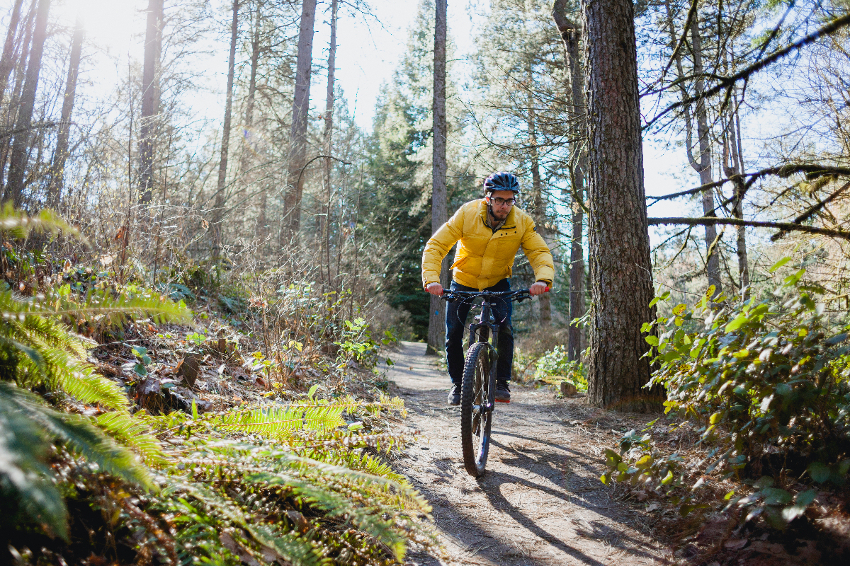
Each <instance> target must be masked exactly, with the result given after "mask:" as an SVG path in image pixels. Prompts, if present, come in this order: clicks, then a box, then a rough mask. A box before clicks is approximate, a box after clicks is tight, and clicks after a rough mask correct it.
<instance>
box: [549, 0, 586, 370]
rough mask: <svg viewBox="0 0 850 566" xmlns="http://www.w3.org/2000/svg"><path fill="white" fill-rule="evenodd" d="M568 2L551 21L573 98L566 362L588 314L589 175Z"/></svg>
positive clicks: (580, 69)
mask: <svg viewBox="0 0 850 566" xmlns="http://www.w3.org/2000/svg"><path fill="white" fill-rule="evenodd" d="M566 5H567V0H556V1H555V4H554V6H553V8H552V17H553V18H554V19H555V24H556V25H557V26H558V31H559V32H560V33H561V39H563V40H564V46H565V47H566V51H567V64H568V66H569V69H570V94H571V102H572V117H571V118H572V119H571V124H570V131H571V134H572V138H573V151H572V154H573V163H572V166H571V168H570V184H571V185H572V189H573V194H572V241H571V243H570V327H569V331H568V334H567V342H568V344H567V359H568V360H569V361H571V362H572V361H578V360H579V358H580V357H581V351H582V350H583V346H582V328H581V326H579V325H577V324H572V321H573V320H576V319H579V318H581V317H583V316H584V313H585V301H584V278H585V273H584V247H583V246H582V237H583V233H584V206H585V205H584V182H585V172H586V171H587V151H586V147H587V146H586V141H587V139H586V135H587V113H586V110H587V107H586V105H587V102H586V100H585V97H584V86H585V85H584V64H583V62H582V60H581V55H580V53H579V45H580V42H581V32H580V31H579V29H578V26H576V24H575V23H573V22H572V21H570V20H569V19H568V18H567V16H566Z"/></svg>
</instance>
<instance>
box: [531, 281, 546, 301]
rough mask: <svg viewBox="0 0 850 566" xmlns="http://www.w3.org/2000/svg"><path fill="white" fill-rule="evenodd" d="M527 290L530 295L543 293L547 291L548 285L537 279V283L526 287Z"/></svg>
mask: <svg viewBox="0 0 850 566" xmlns="http://www.w3.org/2000/svg"><path fill="white" fill-rule="evenodd" d="M528 292H529V293H531V296H532V297H535V296H537V295H542V294H543V293H548V292H549V285H547V284H546V283H544V282H542V281H538V282H537V283H535V284H534V285H532V286H531V287H529V288H528Z"/></svg>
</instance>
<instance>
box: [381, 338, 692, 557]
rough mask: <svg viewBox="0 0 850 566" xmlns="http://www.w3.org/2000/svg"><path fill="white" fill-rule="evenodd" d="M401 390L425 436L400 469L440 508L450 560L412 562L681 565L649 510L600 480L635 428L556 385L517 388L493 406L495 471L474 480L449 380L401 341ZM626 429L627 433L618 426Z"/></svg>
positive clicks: (394, 378) (397, 373)
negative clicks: (606, 452) (606, 454)
mask: <svg viewBox="0 0 850 566" xmlns="http://www.w3.org/2000/svg"><path fill="white" fill-rule="evenodd" d="M390 357H391V358H392V359H393V361H394V362H395V365H394V366H392V367H391V368H389V376H388V378H389V380H390V381H391V382H394V383H395V386H394V391H393V393H394V394H396V395H398V396H401V397H402V398H403V399H404V400H405V403H406V405H407V408H408V411H409V413H410V415H409V418H408V419H407V420H406V421H405V424H406V425H407V426H410V427H412V428H415V429H417V430H419V431H420V432H421V435H420V436H419V437H418V438H419V439H418V442H416V443H415V444H413V445H411V447H410V448H409V449H408V450H407V452H406V455H405V456H404V457H403V458H401V459H400V460H399V461H398V462H397V463H396V467H397V468H398V469H399V470H400V471H401V472H402V473H404V474H406V475H407V476H408V477H409V478H410V479H411V481H412V483H413V485H414V486H415V487H416V488H417V489H418V490H419V491H420V492H421V493H422V494H423V495H424V496H425V497H426V498H427V499H428V501H430V503H431V505H432V506H433V518H434V523H435V525H436V527H437V529H438V532H439V536H440V540H441V542H442V543H443V544H444V546H445V548H446V554H445V555H443V556H430V555H425V554H421V553H420V554H416V553H411V554H410V555H409V557H408V562H407V564H409V565H411V566H412V565H423V566H425V565H428V566H432V565H438V564H443V565H457V564H483V565H500V566H501V565H511V566H519V565H522V566H537V565H539V566H543V565H556V564H557V565H566V564H570V565H572V564H585V565H594V566H599V565H608V564H618V565H622V566H627V565H629V566H630V565H649V564H677V563H678V561H677V560H676V559H674V558H673V555H672V553H671V551H670V550H669V549H667V548H666V547H664V546H663V545H662V544H660V543H658V542H657V541H655V540H654V539H653V537H652V533H651V529H650V528H649V527H648V526H647V525H646V522H645V521H646V515H645V514H644V513H642V512H640V511H637V510H635V509H633V508H632V507H629V506H628V505H626V504H623V503H621V502H619V501H617V500H616V499H614V498H612V496H613V491H612V489H610V488H608V487H606V486H604V485H603V484H602V483H601V482H600V481H599V479H598V478H599V476H600V475H601V474H602V472H603V471H604V470H603V462H602V453H603V452H602V451H603V449H604V447H605V446H614V445H615V444H616V440H617V439H618V438H619V435H620V434H621V433H622V432H623V431H624V430H626V429H625V427H630V426H631V425H632V424H633V423H631V422H629V421H628V418H627V417H623V416H619V415H616V414H612V413H607V412H603V411H599V410H596V409H591V408H589V407H587V406H585V405H583V404H582V403H581V400H580V399H577V400H569V401H564V400H556V399H555V398H554V394H553V392H552V390H551V389H532V388H527V387H521V386H516V385H512V386H511V393H512V398H513V402H512V403H510V404H509V405H503V404H500V405H498V406H497V409H496V413H495V419H494V423H493V440H492V441H491V445H490V446H491V448H490V456H489V460H488V462H487V473H486V474H485V475H484V476H483V477H482V478H480V479H478V480H476V479H475V478H472V477H471V476H469V475H467V473H466V471H465V470H464V468H463V462H462V457H461V454H460V422H459V421H460V408H459V407H449V406H447V405H446V392H447V389H448V387H447V384H448V378H447V377H446V375H445V373H444V372H442V371H440V369H439V368H438V367H437V366H436V363H435V362H436V360H435V358H433V357H426V356H425V345H424V344H421V343H415V342H404V343H402V345H401V348H400V349H399V351H397V352H393V353H392V354H391V356H390ZM612 429H619V430H612Z"/></svg>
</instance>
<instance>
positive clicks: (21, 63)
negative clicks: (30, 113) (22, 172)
mask: <svg viewBox="0 0 850 566" xmlns="http://www.w3.org/2000/svg"><path fill="white" fill-rule="evenodd" d="M34 8H35V6H32V5H31V6H30V9H29V10H28V13H27V17H26V20H25V21H24V23H23V26H22V31H23V34H24V35H23V38H22V39H21V41H20V43H19V44H18V46H14V47H13V49H12V57H11V60H9V61H6V60H5V55H4V59H3V61H2V62H3V63H7V64H8V65H9V69H10V71H9V72H10V73H11V69H14V68H15V65H17V66H18V70H17V72H16V73H15V75H16V76H15V84H14V86H13V87H12V89H11V92H10V93H9V97H8V101H7V102H6V103H5V105H3V104H0V108H3V109H4V113H3V123H2V126H3V127H4V128H6V129H9V130H14V129H15V121H16V119H17V116H18V110H19V109H20V100H21V90H22V89H23V83H24V75H26V73H25V72H24V70H25V69H26V65H27V58H28V57H29V48H30V40H31V39H32V28H33V20H34V18H35V10H34ZM16 35H17V34H16ZM7 39H8V37H7ZM18 47H20V52H17V51H18ZM7 82H8V77H7ZM0 94H2V93H0ZM0 102H2V100H0ZM13 141H14V136H9V137H6V138H4V139H2V140H0V188H3V187H5V184H4V178H5V176H6V164H7V163H8V160H9V152H10V151H11V147H12V142H13ZM3 193H4V194H3V195H2V196H3V198H4V200H5V196H6V195H5V191H3Z"/></svg>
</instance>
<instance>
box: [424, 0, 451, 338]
mask: <svg viewBox="0 0 850 566" xmlns="http://www.w3.org/2000/svg"><path fill="white" fill-rule="evenodd" d="M435 5H436V11H435V20H434V104H433V114H434V116H433V118H434V140H433V141H434V146H433V149H434V152H433V162H432V169H431V170H432V180H431V191H432V192H431V234H434V233H435V232H436V231H437V230H438V229H439V228H440V226H442V225H443V224H445V223H446V221H447V220H448V219H449V215H448V202H447V195H446V135H447V129H446V12H447V11H448V2H447V0H436V2H435ZM450 255H451V254H446V257H445V258H444V259H443V264H442V268H441V269H440V282H441V283H442V284H443V287H448V284H449V265H451V258H450ZM430 297H431V310H430V312H429V316H428V352H429V353H432V354H436V353H437V352H441V351H442V350H443V344H442V342H443V336H444V335H445V327H446V312H445V309H444V308H443V301H442V300H441V299H440V298H439V297H435V296H433V295H430Z"/></svg>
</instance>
